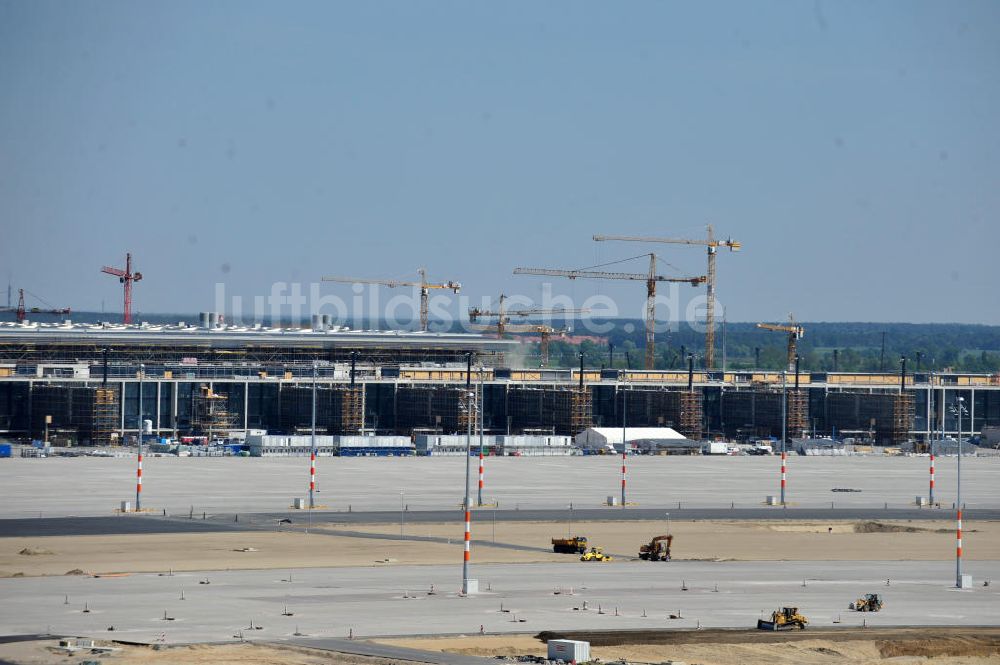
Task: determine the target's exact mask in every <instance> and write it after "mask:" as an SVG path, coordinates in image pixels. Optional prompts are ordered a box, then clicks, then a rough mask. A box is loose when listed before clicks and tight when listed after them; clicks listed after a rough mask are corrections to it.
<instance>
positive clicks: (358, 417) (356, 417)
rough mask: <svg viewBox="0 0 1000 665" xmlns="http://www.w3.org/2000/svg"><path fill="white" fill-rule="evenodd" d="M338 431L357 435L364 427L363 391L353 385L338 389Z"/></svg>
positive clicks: (362, 387)
mask: <svg viewBox="0 0 1000 665" xmlns="http://www.w3.org/2000/svg"><path fill="white" fill-rule="evenodd" d="M339 392H340V428H339V429H340V430H341V431H342V433H343V434H357V433H360V432H361V431H362V430H363V429H364V427H365V389H364V386H359V385H353V386H347V387H345V388H341V389H340V391H339Z"/></svg>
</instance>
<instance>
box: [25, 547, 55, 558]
mask: <svg viewBox="0 0 1000 665" xmlns="http://www.w3.org/2000/svg"><path fill="white" fill-rule="evenodd" d="M18 554H21V555H23V556H40V555H45V554H55V552H53V551H52V550H47V549H45V548H44V547H25V548H24V549H23V550H21V551H20V552H18Z"/></svg>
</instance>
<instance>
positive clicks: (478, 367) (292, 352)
mask: <svg viewBox="0 0 1000 665" xmlns="http://www.w3.org/2000/svg"><path fill="white" fill-rule="evenodd" d="M514 344H515V343H514V342H512V341H509V340H500V339H491V338H489V337H482V336H478V335H467V334H422V333H379V332H361V331H342V330H308V329H307V330H266V329H262V330H239V329H235V330H234V329H232V328H226V327H222V326H218V325H217V326H216V327H215V328H197V327H194V326H186V327H180V326H155V327H154V326H142V325H140V326H136V325H133V326H129V327H125V326H120V325H86V324H69V325H66V324H34V323H31V324H23V323H22V324H0V434H3V435H4V436H8V437H11V438H20V439H35V440H46V439H47V440H48V441H50V442H51V443H52V444H53V445H84V444H85V445H107V444H111V443H121V442H123V441H124V440H125V437H126V436H127V435H129V434H134V433H135V432H137V431H138V428H139V416H140V403H139V393H140V385H141V391H142V405H141V415H142V419H143V420H150V421H152V433H154V434H156V435H158V436H169V437H180V436H186V435H201V436H204V435H208V436H213V437H217V438H225V437H227V436H229V434H230V433H231V432H234V431H245V430H248V429H266V430H268V431H270V432H274V433H288V434H294V433H301V432H303V431H306V430H309V429H310V428H311V425H312V422H311V415H312V399H313V389H312V388H313V385H314V384H315V385H316V386H317V392H316V395H317V399H316V426H317V428H318V430H319V431H320V432H322V433H324V434H363V433H370V434H397V435H405V436H411V435H414V434H420V433H437V434H455V433H463V432H464V431H465V424H464V421H463V420H462V418H461V412H462V399H463V396H464V395H465V394H467V392H468V388H467V385H469V386H473V388H474V390H475V391H476V392H478V393H481V396H482V397H481V403H482V421H483V427H484V429H485V431H486V433H490V434H525V433H547V434H556V435H570V436H573V435H575V434H578V433H579V432H580V431H582V430H584V429H586V428H587V427H591V426H602V427H621V426H622V425H623V424H627V425H629V426H635V427H671V428H674V429H676V430H678V431H680V432H681V433H683V434H684V435H685V436H687V437H689V438H692V439H700V438H704V437H721V438H725V439H731V440H749V439H753V438H771V437H773V438H778V437H780V436H781V435H782V432H783V429H782V426H783V422H784V432H785V434H786V436H787V437H789V438H792V437H794V438H800V437H803V436H812V435H821V436H841V435H843V436H853V437H856V438H858V439H863V440H865V441H869V442H871V443H874V444H876V445H880V446H898V445H899V444H901V443H902V442H904V441H907V440H915V441H923V440H929V439H930V438H931V437H932V436H933V435H934V432H940V431H941V430H942V429H943V430H944V433H945V434H957V420H955V419H954V417H953V416H952V415H951V413H950V411H949V410H948V408H947V407H950V406H952V405H953V404H954V403H955V402H956V400H957V398H958V397H962V398H963V399H964V403H965V404H967V405H968V408H969V418H968V419H966V421H965V424H964V426H963V432H965V433H971V432H978V431H980V430H981V429H982V428H983V427H984V426H995V425H1000V384H998V382H997V380H996V377H995V376H991V375H970V374H934V375H931V374H926V373H924V374H915V375H906V376H905V377H902V376H901V375H898V374H850V373H815V372H814V373H801V374H797V373H795V372H794V371H793V372H791V373H788V372H786V373H780V372H773V371H771V372H754V371H740V372H725V373H723V372H721V371H706V370H697V371H696V370H694V369H692V370H691V371H690V372H682V371H681V372H664V371H652V370H651V371H646V370H630V371H626V370H614V371H608V370H604V371H600V370H591V369H588V368H582V371H581V370H580V369H576V370H555V369H544V368H542V369H535V370H518V369H509V368H504V367H503V365H504V353H505V351H507V350H509V349H510V348H511V347H512V346H513V345H514ZM470 356H471V357H472V359H473V360H472V363H473V366H472V370H471V372H468V371H467V367H466V366H467V364H468V363H469V358H470ZM904 381H905V383H903V382H904ZM623 409H624V419H623ZM783 414H784V419H783V417H782V416H783ZM942 415H943V416H944V418H942Z"/></svg>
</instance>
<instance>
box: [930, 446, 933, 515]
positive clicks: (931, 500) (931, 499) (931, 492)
mask: <svg viewBox="0 0 1000 665" xmlns="http://www.w3.org/2000/svg"><path fill="white" fill-rule="evenodd" d="M933 446H934V444H933V443H932V444H931V451H932V452H931V487H930V496H929V500H930V503H931V505H932V506H933V505H934V452H933Z"/></svg>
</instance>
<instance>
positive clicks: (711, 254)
mask: <svg viewBox="0 0 1000 665" xmlns="http://www.w3.org/2000/svg"><path fill="white" fill-rule="evenodd" d="M594 240H596V241H598V242H603V241H606V240H624V241H628V242H661V243H670V244H674V245H702V246H704V247H706V248H707V249H708V275H707V278H706V279H705V283H706V285H707V287H706V288H707V294H708V302H706V303H705V367H706V368H708V369H713V368H714V367H715V255H716V252H717V250H718V248H719V247H728V248H729V251H731V252H738V251H739V250H740V249H741V248H742V247H743V244H742V243H740V242H738V241H736V240H733V239H732V238H727V239H726V240H716V238H715V232H714V231H713V230H712V225H711V224H709V225H708V226H707V237H705V238H704V239H694V240H691V239H689V238H650V237H645V236H601V235H596V236H594Z"/></svg>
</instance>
